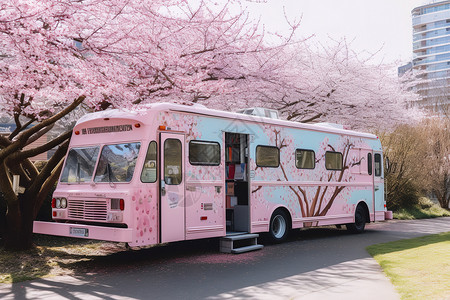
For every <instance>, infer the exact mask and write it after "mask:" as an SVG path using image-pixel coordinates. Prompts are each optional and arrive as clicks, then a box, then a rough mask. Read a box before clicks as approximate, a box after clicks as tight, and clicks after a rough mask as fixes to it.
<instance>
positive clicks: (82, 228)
mask: <svg viewBox="0 0 450 300" xmlns="http://www.w3.org/2000/svg"><path fill="white" fill-rule="evenodd" d="M33 232H34V233H40V234H49V235H58V236H67V237H76V238H84V239H91V240H101V241H110V242H122V243H130V242H132V240H133V230H132V229H130V228H114V227H103V226H93V225H80V224H70V223H55V222H42V221H34V223H33ZM80 233H84V234H80Z"/></svg>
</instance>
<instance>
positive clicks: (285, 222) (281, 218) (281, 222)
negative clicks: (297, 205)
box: [269, 210, 290, 243]
mask: <svg viewBox="0 0 450 300" xmlns="http://www.w3.org/2000/svg"><path fill="white" fill-rule="evenodd" d="M289 228H290V226H289V217H288V216H287V214H286V212H284V211H283V210H276V211H275V212H274V213H273V214H272V217H271V218H270V227H269V236H270V240H271V241H272V242H273V243H281V242H283V241H285V240H286V238H287V236H288V234H289Z"/></svg>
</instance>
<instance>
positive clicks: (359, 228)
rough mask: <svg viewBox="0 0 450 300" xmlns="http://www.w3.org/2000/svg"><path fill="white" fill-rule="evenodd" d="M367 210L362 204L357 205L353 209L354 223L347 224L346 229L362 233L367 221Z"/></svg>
mask: <svg viewBox="0 0 450 300" xmlns="http://www.w3.org/2000/svg"><path fill="white" fill-rule="evenodd" d="M366 215H367V210H366V209H365V208H364V206H362V205H358V206H357V207H356V210H355V223H351V224H347V225H346V227H347V230H348V231H350V232H352V233H363V232H364V229H365V227H366V222H367V220H366V219H367V218H366Z"/></svg>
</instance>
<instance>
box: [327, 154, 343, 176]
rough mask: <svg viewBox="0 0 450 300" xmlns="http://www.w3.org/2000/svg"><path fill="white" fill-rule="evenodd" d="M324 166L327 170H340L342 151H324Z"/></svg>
mask: <svg viewBox="0 0 450 300" xmlns="http://www.w3.org/2000/svg"><path fill="white" fill-rule="evenodd" d="M325 168H326V169H327V170H334V171H340V170H342V153H340V152H331V151H327V152H326V153H325Z"/></svg>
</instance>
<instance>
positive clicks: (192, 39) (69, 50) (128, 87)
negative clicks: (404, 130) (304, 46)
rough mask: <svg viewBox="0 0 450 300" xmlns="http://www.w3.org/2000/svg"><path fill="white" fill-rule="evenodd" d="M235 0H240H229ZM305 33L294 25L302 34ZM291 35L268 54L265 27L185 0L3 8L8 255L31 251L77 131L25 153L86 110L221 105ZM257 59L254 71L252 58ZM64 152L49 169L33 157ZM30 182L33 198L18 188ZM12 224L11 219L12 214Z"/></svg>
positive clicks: (2, 170)
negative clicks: (15, 180) (10, 122)
mask: <svg viewBox="0 0 450 300" xmlns="http://www.w3.org/2000/svg"><path fill="white" fill-rule="evenodd" d="M229 2H231V1H229ZM295 29H296V26H293V27H292V30H293V31H295ZM291 43H292V41H291V40H290V36H288V37H287V38H286V39H284V40H281V41H280V43H278V44H277V45H274V46H271V47H268V46H267V45H265V43H264V35H263V32H262V30H260V29H259V27H258V24H253V23H251V22H250V21H249V20H248V17H247V14H246V13H245V11H243V12H240V13H237V14H231V13H230V12H229V9H228V4H225V5H223V6H218V5H215V4H214V3H213V2H208V1H201V2H198V3H196V4H195V5H192V4H190V3H188V1H185V0H172V1H166V0H164V1H163V0H139V1H138V0H114V1H103V0H84V1H72V0H61V1H52V0H39V1H38V0H11V1H8V2H7V3H2V4H1V5H0V95H1V98H0V109H1V113H3V114H5V113H6V114H9V115H10V116H11V117H13V118H14V122H15V124H16V129H15V130H14V131H13V132H12V133H11V134H9V136H0V178H1V180H0V189H1V191H2V193H3V195H4V199H5V201H6V206H7V213H6V217H5V218H4V220H2V222H1V227H0V228H1V231H0V232H2V236H3V239H4V243H5V246H6V247H7V248H16V249H17V248H27V247H29V246H30V245H31V236H32V221H33V219H34V218H35V216H36V214H37V212H38V209H39V207H40V206H41V204H42V202H43V200H44V198H45V197H46V195H47V194H48V192H49V191H50V190H51V188H52V187H53V185H54V183H55V181H56V180H57V177H58V174H59V171H60V168H61V166H62V158H63V156H64V154H65V152H66V150H67V147H68V142H69V138H70V136H71V131H70V128H69V130H68V131H67V132H65V133H62V134H61V135H60V136H58V137H56V138H55V139H53V140H51V141H50V142H48V143H46V144H44V145H43V146H39V147H37V148H32V149H30V150H24V147H25V146H26V145H28V144H30V143H31V142H33V141H34V140H36V139H37V138H39V137H40V136H42V135H44V134H45V133H46V132H48V131H49V130H50V129H51V128H52V127H53V126H54V124H55V123H56V122H59V121H60V120H61V119H62V118H64V117H65V116H67V115H68V114H70V113H72V112H73V111H74V110H76V109H77V108H79V107H80V106H83V107H84V109H90V110H101V109H106V108H108V107H118V108H124V109H133V108H134V107H135V106H137V105H139V104H142V103H147V102H158V101H176V102H203V103H205V104H208V105H210V106H219V103H220V102H219V101H220V100H219V99H216V100H214V99H215V96H216V95H220V94H222V93H223V91H224V90H233V89H236V88H235V87H233V84H232V82H235V81H240V80H249V77H251V80H252V81H256V80H257V79H258V80H263V79H264V78H270V76H271V75H270V74H271V73H275V72H276V69H274V68H273V67H274V66H275V65H276V66H277V68H280V67H282V65H283V62H276V63H273V64H271V67H272V69H271V70H270V72H268V71H269V70H268V69H266V68H264V66H265V65H268V64H269V63H270V62H271V61H275V60H276V58H275V57H276V55H277V53H279V52H280V49H282V48H283V47H285V46H287V45H289V44H291ZM250 59H251V60H252V63H251V64H252V72H251V74H250V72H249V70H248V68H246V67H245V63H244V62H245V61H248V60H250ZM56 146H59V148H58V150H57V151H56V153H55V155H54V156H53V157H52V158H51V159H50V160H49V161H48V163H47V164H46V166H45V167H44V168H43V169H42V170H41V171H40V172H39V171H38V170H37V169H36V168H35V166H34V165H33V164H32V162H31V160H30V158H31V157H33V156H35V155H37V154H39V153H43V152H45V151H48V150H49V149H51V148H53V147H56ZM12 175H20V186H22V187H24V188H25V191H24V193H19V194H16V193H15V191H14V190H13V188H12ZM2 217H3V216H2Z"/></svg>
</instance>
